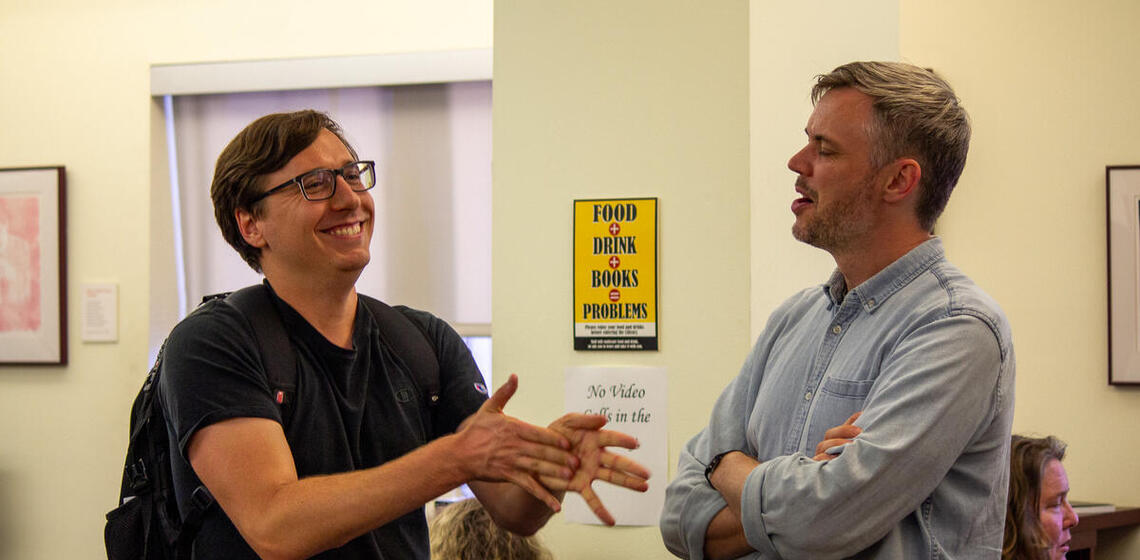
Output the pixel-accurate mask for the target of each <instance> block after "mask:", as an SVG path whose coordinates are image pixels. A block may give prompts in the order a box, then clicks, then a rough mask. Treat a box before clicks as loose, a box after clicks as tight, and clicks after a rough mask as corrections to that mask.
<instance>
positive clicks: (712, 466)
mask: <svg viewBox="0 0 1140 560" xmlns="http://www.w3.org/2000/svg"><path fill="white" fill-rule="evenodd" d="M733 451H736V450H735V449H731V450H728V451H725V452H723V453H717V454H716V455H713V458H712V460H710V461H709V464H708V465H706V466H705V481H707V482H708V483H709V486H710V487H712V488H713V489H714V490H715V489H716V486H713V483H712V473H713V471H715V470H716V468H717V466H718V465H720V460H721V459H724V456H725V455H728V454H729V453H732V452H733Z"/></svg>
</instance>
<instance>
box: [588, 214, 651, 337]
mask: <svg viewBox="0 0 1140 560" xmlns="http://www.w3.org/2000/svg"><path fill="white" fill-rule="evenodd" d="M574 349H575V350H656V349H657V199H656V198H631V199H620V200H575V201H574Z"/></svg>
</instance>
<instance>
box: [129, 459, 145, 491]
mask: <svg viewBox="0 0 1140 560" xmlns="http://www.w3.org/2000/svg"><path fill="white" fill-rule="evenodd" d="M127 480H128V481H129V482H130V485H131V489H132V490H135V491H136V492H137V491H138V490H141V489H142V488H143V487H145V486H146V485H147V484H150V475H148V474H147V471H146V462H145V461H143V460H142V459H139V460H137V461H135V462H134V464H132V465H131V466H129V467H127Z"/></svg>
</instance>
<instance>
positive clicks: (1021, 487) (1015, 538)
mask: <svg viewBox="0 0 1140 560" xmlns="http://www.w3.org/2000/svg"><path fill="white" fill-rule="evenodd" d="M1065 447H1066V446H1065V443H1064V442H1063V441H1061V440H1059V439H1057V438H1055V437H1053V436H1048V437H1043V438H1033V437H1025V436H1020V435H1016V434H1014V435H1013V437H1011V438H1010V449H1009V471H1010V472H1009V501H1008V502H1007V503H1006V508H1005V539H1004V542H1005V544H1004V545H1003V546H1002V551H1001V557H1002V560H1036V559H1042V560H1044V559H1047V558H1048V557H1049V555H1048V554H1047V553H1046V550H1047V549H1048V547H1049V544H1048V539H1047V538H1046V537H1045V529H1044V528H1043V527H1042V526H1041V518H1040V512H1041V481H1042V480H1043V479H1044V478H1045V466H1046V465H1048V464H1049V461H1052V460H1053V459H1056V460H1058V461H1060V460H1062V459H1064V458H1065Z"/></svg>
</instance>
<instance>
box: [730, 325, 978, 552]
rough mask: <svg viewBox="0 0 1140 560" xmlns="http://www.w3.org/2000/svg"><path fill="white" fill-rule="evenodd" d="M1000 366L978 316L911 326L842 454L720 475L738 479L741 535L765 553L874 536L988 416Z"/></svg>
mask: <svg viewBox="0 0 1140 560" xmlns="http://www.w3.org/2000/svg"><path fill="white" fill-rule="evenodd" d="M947 333H953V336H947ZM1000 369H1001V353H1000V350H999V347H998V343H997V340H996V338H995V335H994V333H993V331H992V330H990V328H989V327H988V326H987V325H985V324H984V323H982V322H980V321H978V320H977V319H975V318H972V317H968V316H954V317H948V318H945V319H942V320H939V321H934V322H932V323H930V324H928V325H925V326H922V327H920V328H918V329H916V331H914V332H913V333H911V334H910V336H908V337H907V339H905V340H904V341H902V342H901V343H900V344H899V346H898V347H897V348H896V349H895V350H894V351H893V352H892V353H891V354H890V355H889V356H887V357H886V359H885V360H884V362H883V364H882V369H881V371H880V373H879V376H878V379H877V380H876V382H875V387H874V389H873V390H872V392H871V393H870V394H869V395H868V397H867V400H866V401H865V402H864V408H863V412H862V413H861V416H860V417H859V418H858V420H857V423H858V424H859V425H860V426H859V427H860V428H861V430H862V431H861V433H859V434H858V437H856V438H854V439H853V440H851V442H850V443H847V444H846V445H845V446H844V448H843V452H842V453H841V454H839V455H838V456H837V457H835V458H834V459H831V460H828V461H813V460H811V458H810V457H808V456H806V455H803V454H800V453H796V454H793V455H790V456H782V457H775V458H773V459H771V460H768V461H765V462H764V463H763V464H760V465H758V466H756V467H755V468H752V469H751V470H749V472H747V473H745V474H744V476H743V479H742V480H741V479H739V478H737V479H736V480H732V481H729V482H726V483H725V487H726V488H727V489H728V490H729V491H732V490H734V489H735V488H737V486H736V485H737V484H741V482H742V484H741V485H740V486H739V488H740V492H739V493H740V496H741V501H740V504H741V505H740V512H739V516H740V519H741V520H742V527H743V530H744V533H745V535H746V536H747V539H748V542H749V543H750V544H751V545H752V546H753V547H754V548H756V549H757V550H759V551H761V552H767V553H769V554H773V553H774V554H780V555H783V556H810V557H819V558H826V557H837V558H838V557H845V556H850V555H852V554H855V553H857V552H858V551H860V550H863V549H864V548H866V547H868V546H870V545H871V544H873V543H874V542H876V541H878V540H879V539H881V538H882V537H883V536H885V535H886V534H887V533H888V532H889V531H890V530H891V529H892V528H893V527H895V526H896V525H897V524H898V523H899V521H900V520H902V519H903V518H904V517H906V516H907V515H909V514H910V513H911V512H913V511H915V510H916V509H917V508H918V507H919V505H920V504H921V503H922V502H923V500H925V499H926V498H927V497H929V496H930V494H931V493H932V492H933V491H934V489H935V488H936V487H937V486H938V485H939V484H940V483H941V482H942V480H943V479H944V478H945V477H946V474H947V473H948V472H949V471H950V470H951V469H952V468H953V466H954V464H955V463H956V462H957V461H958V459H959V457H960V456H961V455H962V454H963V452H964V450H965V449H966V447H967V445H968V444H969V442H970V441H971V439H972V438H974V437H975V436H976V435H977V434H978V433H979V432H980V431H981V430H982V429H983V428H984V427H985V426H987V425H988V424H989V423H990V421H991V420H992V415H993V404H994V400H995V388H996V385H997V382H998V376H999V372H1000ZM728 474H729V473H728V472H726V473H725V475H728ZM735 476H736V477H739V476H740V473H739V472H738V473H737V474H736V475H735ZM729 503H731V501H730V502H729ZM762 505H763V507H762Z"/></svg>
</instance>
